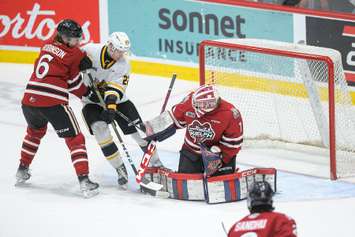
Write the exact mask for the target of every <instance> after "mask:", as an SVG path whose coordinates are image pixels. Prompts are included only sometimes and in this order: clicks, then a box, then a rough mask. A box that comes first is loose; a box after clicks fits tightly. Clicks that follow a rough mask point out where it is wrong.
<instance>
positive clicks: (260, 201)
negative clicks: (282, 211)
mask: <svg viewBox="0 0 355 237" xmlns="http://www.w3.org/2000/svg"><path fill="white" fill-rule="evenodd" d="M273 195H274V191H273V190H272V188H271V185H270V184H269V183H268V182H266V181H257V182H254V183H253V184H252V186H251V187H250V189H249V191H248V199H247V200H248V209H249V211H250V212H251V213H254V212H262V211H272V210H274V207H273V205H272V204H273V200H272V197H273Z"/></svg>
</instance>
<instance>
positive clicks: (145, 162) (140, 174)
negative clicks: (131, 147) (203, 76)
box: [136, 73, 176, 183]
mask: <svg viewBox="0 0 355 237" xmlns="http://www.w3.org/2000/svg"><path fill="white" fill-rule="evenodd" d="M175 80H176V74H175V73H174V74H173V76H172V78H171V81H170V85H169V89H168V92H167V93H166V96H165V100H164V103H163V106H162V108H161V111H160V113H163V112H164V111H165V108H166V105H167V103H168V100H169V97H170V93H171V90H172V89H173V86H174V83H175ZM156 145H157V142H156V141H150V142H149V143H148V147H147V150H146V152H145V153H144V155H143V158H142V161H141V163H140V165H139V168H138V174H137V175H136V181H137V182H138V183H139V182H141V180H142V179H143V178H144V173H145V171H146V169H147V167H148V164H149V161H150V159H151V158H152V156H153V154H154V152H155V149H156Z"/></svg>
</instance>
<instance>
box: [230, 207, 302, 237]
mask: <svg viewBox="0 0 355 237" xmlns="http://www.w3.org/2000/svg"><path fill="white" fill-rule="evenodd" d="M242 236H255V237H256V236H257V237H296V236H297V230H296V222H295V221H294V220H293V219H292V218H290V217H288V216H287V215H285V214H282V213H279V212H261V213H254V214H250V215H248V216H246V217H244V218H243V219H241V220H240V221H238V222H237V223H235V224H234V225H233V226H232V227H231V228H230V230H229V233H228V237H242Z"/></svg>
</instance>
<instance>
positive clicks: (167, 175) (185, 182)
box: [145, 168, 205, 201]
mask: <svg viewBox="0 0 355 237" xmlns="http://www.w3.org/2000/svg"><path fill="white" fill-rule="evenodd" d="M145 178H147V179H148V180H151V181H154V182H156V183H159V184H162V185H163V187H164V188H163V190H164V191H166V192H169V195H170V198H173V199H179V200H194V201H202V200H205V195H204V190H203V180H202V179H203V176H202V174H181V173H175V172H172V170H169V169H167V168H147V170H146V172H145Z"/></svg>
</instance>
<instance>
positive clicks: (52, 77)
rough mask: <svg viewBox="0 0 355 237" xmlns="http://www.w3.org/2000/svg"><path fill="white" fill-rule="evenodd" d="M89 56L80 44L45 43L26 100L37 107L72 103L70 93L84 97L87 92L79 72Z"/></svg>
mask: <svg viewBox="0 0 355 237" xmlns="http://www.w3.org/2000/svg"><path fill="white" fill-rule="evenodd" d="M84 56H85V53H83V52H82V51H81V50H80V49H79V48H78V47H73V48H71V47H68V46H66V45H65V44H62V43H60V42H58V41H56V40H54V39H52V40H50V41H48V42H46V43H45V44H44V46H42V48H41V51H40V54H39V56H38V58H37V59H36V61H35V64H34V70H33V73H32V75H31V78H30V80H29V82H28V84H27V86H26V90H25V94H24V97H23V99H22V103H23V104H25V105H29V106H34V107H49V106H54V105H58V104H68V99H69V93H72V94H74V95H76V96H78V97H81V96H82V95H83V94H84V93H85V92H86V87H85V85H84V83H83V81H82V78H81V76H80V71H79V63H80V61H81V59H82V58H83V57H84Z"/></svg>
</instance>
